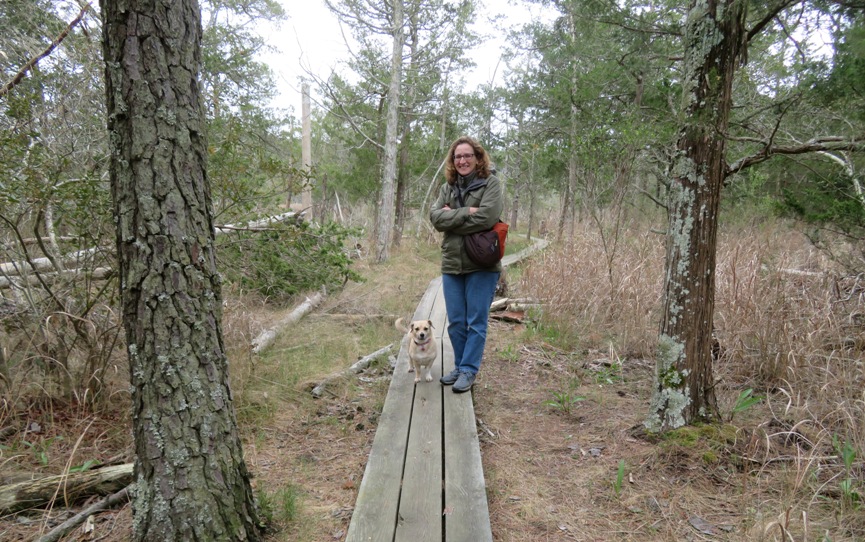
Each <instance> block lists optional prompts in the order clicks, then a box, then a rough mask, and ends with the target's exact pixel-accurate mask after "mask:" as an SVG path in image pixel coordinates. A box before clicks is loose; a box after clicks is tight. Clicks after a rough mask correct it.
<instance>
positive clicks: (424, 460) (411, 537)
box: [394, 283, 446, 542]
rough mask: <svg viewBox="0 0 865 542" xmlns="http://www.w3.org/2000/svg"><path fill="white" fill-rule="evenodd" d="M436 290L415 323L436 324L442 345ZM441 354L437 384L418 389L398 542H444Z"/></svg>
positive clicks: (442, 324) (440, 304) (440, 299)
mask: <svg viewBox="0 0 865 542" xmlns="http://www.w3.org/2000/svg"><path fill="white" fill-rule="evenodd" d="M431 287H433V286H432V285H431ZM434 287H435V289H436V296H435V299H434V301H433V305H432V307H431V308H430V310H429V312H426V313H421V314H418V313H417V312H416V313H415V318H414V319H415V320H420V319H424V318H426V319H429V320H432V322H433V332H434V333H433V335H434V336H435V337H436V340H439V341H440V340H441V335H442V333H443V331H442V330H443V329H444V327H445V319H446V318H445V309H444V295H443V294H442V290H441V286H440V284H438V283H437V284H436V285H435V286H434ZM439 345H441V343H440V342H439ZM439 352H440V353H439V357H438V359H437V360H436V363H435V365H434V366H433V371H432V375H433V378H434V380H433V381H432V382H426V381H423V380H422V381H421V382H420V383H418V384H416V385H415V395H414V404H413V406H412V417H411V427H410V429H409V442H408V449H407V450H406V461H405V470H404V472H403V484H402V495H401V497H400V506H399V519H398V522H397V530H396V537H395V538H394V540H395V542H418V541H419V540H441V536H442V480H443V479H444V473H443V472H442V387H441V384H439V382H438V379H439V377H440V376H441V360H442V357H441V346H439Z"/></svg>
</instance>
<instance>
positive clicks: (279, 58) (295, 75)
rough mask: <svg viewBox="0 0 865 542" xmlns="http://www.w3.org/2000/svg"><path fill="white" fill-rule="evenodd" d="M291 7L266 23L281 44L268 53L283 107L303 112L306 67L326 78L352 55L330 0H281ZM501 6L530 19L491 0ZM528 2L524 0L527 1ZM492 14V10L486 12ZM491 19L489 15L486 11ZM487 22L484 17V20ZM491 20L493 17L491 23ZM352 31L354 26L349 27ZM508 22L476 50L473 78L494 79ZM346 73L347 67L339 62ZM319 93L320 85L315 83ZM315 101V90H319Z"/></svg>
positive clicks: (273, 40) (500, 9) (277, 103)
mask: <svg viewBox="0 0 865 542" xmlns="http://www.w3.org/2000/svg"><path fill="white" fill-rule="evenodd" d="M280 2H281V3H282V4H283V7H284V8H285V10H286V12H287V13H288V16H289V18H288V20H287V21H286V22H284V23H283V24H282V27H281V28H280V29H279V30H270V29H262V33H263V34H264V35H265V38H266V39H267V41H268V43H269V44H270V45H272V46H273V47H276V48H277V49H279V51H280V52H279V53H276V54H268V55H266V56H264V57H263V60H264V61H265V62H267V63H268V64H269V65H270V67H271V68H272V69H273V71H274V74H275V76H276V79H277V85H278V88H279V93H280V95H279V97H278V98H277V99H276V100H274V105H275V106H277V107H292V108H293V109H294V113H295V115H296V116H298V117H299V116H300V108H301V99H300V83H299V77H302V76H304V73H305V72H304V68H305V69H307V70H310V71H312V72H313V73H315V74H316V75H318V76H319V77H322V78H326V77H327V76H328V75H329V74H330V73H331V71H332V70H333V69H335V68H337V64H338V62H339V61H340V60H342V59H346V58H347V57H348V52H347V49H346V46H345V43H344V40H343V36H342V34H341V31H340V26H339V23H338V21H337V19H336V16H335V15H333V14H332V13H331V12H330V10H328V9H327V6H325V5H324V0H301V1H297V0H280ZM488 3H489V4H494V5H495V6H496V8H495V9H496V10H497V11H498V12H507V13H508V16H509V18H510V20H512V21H516V20H519V19H520V17H515V16H514V13H515V12H523V16H522V20H520V21H519V22H521V23H525V22H528V17H529V15H528V11H524V10H525V8H520V9H515V8H514V7H512V6H509V5H508V3H505V2H502V1H501V0H498V1H496V0H490V1H489V2H488ZM521 4H522V3H521ZM485 14H489V15H492V14H493V13H492V12H488V11H487V12H485ZM483 18H484V19H486V16H484V17H483ZM479 23H481V21H479ZM486 24H489V23H486ZM346 32H348V31H347V30H346ZM505 33H506V32H505V30H504V28H502V29H501V31H499V32H497V34H498V39H497V40H492V41H488V42H487V43H486V44H485V45H484V47H482V48H481V49H479V50H478V51H477V52H476V55H475V58H476V61H477V63H478V66H477V68H474V69H472V71H471V73H467V74H465V75H466V76H467V77H469V78H470V79H473V80H476V81H482V82H488V81H489V80H490V78H491V77H492V74H493V72H494V71H495V70H496V64H497V63H498V62H499V56H500V54H501V51H502V46H503V43H504V35H505ZM339 70H340V71H341V73H346V70H345V69H344V68H339ZM503 70H504V64H502V65H501V66H499V67H498V71H497V74H496V75H497V80H498V81H501V76H502V72H503ZM311 86H312V87H313V88H312V90H313V93H314V92H315V85H311ZM313 107H315V96H313Z"/></svg>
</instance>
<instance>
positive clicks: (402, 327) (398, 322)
mask: <svg viewBox="0 0 865 542" xmlns="http://www.w3.org/2000/svg"><path fill="white" fill-rule="evenodd" d="M393 327H395V328H397V330H399V331H401V332H403V333H408V328H407V327H406V326H405V324H404V323H403V319H402V318H397V319H396V322H394V323H393Z"/></svg>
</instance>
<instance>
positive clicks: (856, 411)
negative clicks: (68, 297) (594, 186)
mask: <svg viewBox="0 0 865 542" xmlns="http://www.w3.org/2000/svg"><path fill="white" fill-rule="evenodd" d="M650 226H651V225H647V224H640V223H637V222H632V223H629V224H627V226H626V231H627V233H626V234H625V236H624V238H623V241H622V242H621V244H620V246H619V247H618V256H617V258H616V259H615V260H614V261H613V263H612V265H611V266H607V265H606V263H605V259H604V256H605V255H604V254H603V253H602V250H603V249H602V244H601V243H600V242H599V238H598V235H597V233H596V231H595V228H593V227H592V226H591V225H589V224H581V225H580V226H579V228H578V231H577V235H575V236H574V238H573V240H572V241H571V242H569V243H567V244H566V245H565V246H558V247H553V248H551V249H550V250H548V251H547V253H546V254H544V255H543V256H541V257H538V258H536V259H535V260H534V262H533V263H532V264H530V265H529V266H528V267H527V268H526V269H525V270H524V272H523V278H522V283H521V288H522V289H523V290H524V291H528V292H531V293H532V294H533V295H534V296H536V297H538V298H539V299H541V300H542V301H543V304H544V311H543V315H542V317H541V319H542V321H543V325H547V326H557V327H558V328H559V329H567V330H568V331H569V332H570V334H571V335H572V336H573V338H574V339H573V341H574V343H575V344H576V345H577V346H576V348H581V349H600V350H605V349H607V348H609V347H610V346H611V345H612V347H614V348H615V349H616V350H617V351H619V352H621V353H623V354H624V355H625V356H626V357H631V358H647V359H651V358H652V354H653V350H654V345H655V342H656V340H657V333H658V329H659V318H660V316H659V314H660V300H661V295H662V286H663V284H662V278H663V264H664V238H663V236H662V235H658V234H655V233H651V227H650ZM607 267H610V269H608V268H607ZM716 273H717V274H716V297H715V303H716V312H715V317H714V323H715V335H716V338H717V339H718V342H719V345H720V350H719V353H720V358H719V359H718V360H717V361H716V368H715V374H716V378H717V379H718V386H717V389H716V391H717V393H718V396H719V398H720V401H721V402H722V403H726V406H725V405H723V404H722V412H729V411H730V410H731V409H732V408H734V403H735V401H736V398H737V397H739V396H740V394H741V392H742V391H743V390H745V389H753V390H754V392H755V393H757V394H760V395H765V396H766V408H765V409H764V410H762V411H761V414H759V415H761V416H762V415H766V416H768V417H769V418H770V419H769V420H765V419H764V420H762V424H761V423H760V420H757V421H756V423H757V424H758V425H759V427H758V428H757V429H755V430H754V435H755V437H754V438H755V440H756V441H760V442H762V443H763V444H761V445H760V446H758V447H759V448H761V449H762V452H763V454H764V455H763V457H764V458H766V457H768V456H769V455H770V454H773V453H774V454H780V453H781V451H780V449H781V448H784V449H785V450H786V452H789V453H792V454H794V455H796V454H798V455H796V457H797V460H796V461H794V462H793V464H794V465H795V467H794V468H793V469H792V473H791V487H793V488H794V492H795V488H798V490H803V489H807V490H808V491H806V493H807V494H808V495H809V496H808V499H812V500H815V502H818V501H820V500H821V499H822V497H820V495H826V494H833V492H834V493H837V492H838V491H839V489H838V487H839V486H838V484H839V481H840V480H841V479H842V478H843V471H844V465H843V464H842V461H841V460H840V459H839V455H838V454H837V453H836V451H835V450H834V449H833V445H832V443H833V442H838V441H840V442H844V443H847V442H849V443H850V444H849V447H848V448H846V450H847V457H849V456H850V455H851V454H852V455H855V457H858V458H860V460H861V458H863V457H865V395H863V383H865V369H863V362H865V279H862V278H861V277H858V276H857V277H849V276H843V274H842V272H841V271H839V269H838V268H836V267H835V266H833V264H832V262H831V261H829V259H828V258H826V257H825V256H824V255H823V254H822V253H820V252H818V251H816V250H815V249H814V248H813V247H812V246H811V245H810V244H809V243H808V241H807V239H806V238H805V236H804V235H801V234H800V233H798V232H797V231H796V230H795V228H794V227H792V226H791V225H790V224H787V223H783V222H776V221H771V220H769V221H762V222H761V223H760V224H759V225H756V226H755V225H751V226H748V225H745V224H742V225H735V226H728V227H723V228H722V230H721V232H720V234H719V238H718V250H717V269H716ZM749 414H750V412H749ZM755 415H757V414H755ZM790 450H794V451H792V452H791V451H790ZM785 461H786V460H785ZM858 484H859V486H860V487H857V488H854V489H856V490H857V491H860V492H861V489H862V487H861V485H862V482H861V480H859V482H858ZM842 489H844V490H846V491H847V494H849V489H851V488H849V487H847V486H843V487H842ZM808 492H810V493H808ZM779 506H781V503H780V502H779ZM860 515H861V514H860ZM863 521H865V520H860V522H863Z"/></svg>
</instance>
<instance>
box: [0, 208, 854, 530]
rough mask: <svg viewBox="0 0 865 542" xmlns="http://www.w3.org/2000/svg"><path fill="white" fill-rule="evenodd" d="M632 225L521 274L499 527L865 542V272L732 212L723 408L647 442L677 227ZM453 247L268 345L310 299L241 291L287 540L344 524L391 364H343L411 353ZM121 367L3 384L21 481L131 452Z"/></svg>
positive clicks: (242, 363) (237, 296)
mask: <svg viewBox="0 0 865 542" xmlns="http://www.w3.org/2000/svg"><path fill="white" fill-rule="evenodd" d="M625 231H627V232H628V234H627V235H625V236H622V237H621V241H619V242H618V244H617V245H616V247H615V253H611V245H610V244H609V243H606V244H605V243H603V242H601V240H600V239H599V233H598V232H597V230H596V229H594V228H593V227H592V226H591V225H588V224H585V225H579V226H578V227H577V228H576V229H575V231H574V232H573V234H571V235H566V240H565V241H564V242H561V243H556V242H553V244H552V245H551V246H550V247H549V248H548V249H546V250H545V251H543V252H542V253H539V254H536V255H535V256H533V257H532V258H530V259H529V260H527V261H525V262H523V263H521V264H520V265H518V266H515V267H514V268H512V269H508V270H507V271H506V279H507V288H508V292H507V293H508V295H509V296H510V297H515V298H516V297H520V298H535V299H537V301H538V302H539V303H538V308H535V309H531V310H529V311H528V312H527V313H526V314H525V317H524V319H523V321H522V323H505V322H499V321H494V322H492V323H491V327H490V333H489V339H488V345H487V349H486V353H485V358H484V363H483V368H482V371H481V373H480V375H479V378H478V381H477V383H476V386H475V389H474V392H473V393H474V401H475V409H476V415H477V420H478V433H479V435H480V439H481V454H482V461H483V465H484V471H485V472H484V474H485V477H486V482H487V495H488V500H489V508H490V516H491V525H492V530H493V535H494V539H495V540H497V541H513V542H516V541H527V540H532V541H535V540H537V541H570V540H598V541H602V540H632V541H646V540H659V541H662V540H663V541H666V540H671V541H672V540H730V541H734V540H736V541H738V540H757V541H782V540H784V541H790V540H792V541H797V542H798V541H802V542H805V541H820V540H822V541H829V540H831V541H854V540H862V539H865V513H863V510H862V502H861V500H862V494H863V491H865V480H863V478H865V474H863V470H865V469H863V457H865V456H863V454H865V421H863V420H865V412H863V410H865V397H863V383H865V375H863V364H862V362H863V349H865V334H863V332H865V327H863V326H865V308H863V306H862V299H861V296H862V294H863V292H865V287H863V284H862V279H861V277H848V276H843V275H841V274H838V273H836V272H835V271H834V270H833V267H832V264H831V262H830V261H829V260H828V259H826V258H825V256H824V255H823V254H822V253H820V252H818V251H816V250H814V249H813V248H811V246H810V245H809V243H808V242H807V240H806V239H805V238H804V236H802V235H800V234H798V233H797V232H796V231H794V230H792V229H791V228H790V227H789V226H788V225H786V224H783V223H777V222H772V221H767V222H764V223H752V224H745V225H741V226H737V227H730V228H728V229H724V230H722V233H721V236H720V237H719V247H718V260H717V261H718V266H717V294H716V314H715V328H716V339H717V342H716V349H715V354H716V359H715V364H714V370H715V378H716V381H717V388H716V395H717V396H718V398H719V405H718V412H717V415H718V417H719V421H718V422H717V423H713V424H706V425H699V426H695V427H685V428H681V429H678V430H675V431H672V432H669V433H667V434H665V435H662V436H648V435H646V434H645V432H644V431H642V421H643V420H644V418H645V416H646V415H647V413H648V404H649V397H650V395H651V392H652V383H653V382H652V381H653V375H654V362H653V350H654V343H655V341H656V338H657V337H656V335H657V329H658V322H659V307H660V295H661V287H662V277H663V257H664V246H663V237H662V236H661V235H658V234H656V233H651V232H649V231H648V229H647V228H643V227H640V226H639V225H633V226H631V227H630V228H626V230H625ZM551 241H555V240H554V239H551ZM604 246H606V247H607V250H606V251H605V250H604V248H603V247H604ZM437 258H438V250H437V247H436V245H435V243H434V242H432V241H431V240H429V241H416V240H404V242H403V246H402V247H401V248H399V249H398V250H396V251H395V253H394V254H393V256H392V258H391V261H390V262H388V263H387V264H382V265H376V264H372V263H370V262H369V261H368V260H367V259H364V258H361V259H359V260H357V261H356V263H355V269H356V271H357V272H358V273H359V274H360V275H361V276H363V277H364V278H365V281H364V282H357V283H355V282H351V283H348V284H347V285H346V286H345V288H343V289H342V290H340V291H338V292H333V293H331V294H330V295H328V296H327V297H326V298H325V299H324V301H323V302H322V304H321V305H320V306H319V307H318V308H317V309H316V310H315V311H313V313H311V314H310V315H308V316H307V317H305V318H304V319H303V320H301V321H300V322H299V323H297V324H295V325H294V326H292V327H290V328H288V329H286V330H285V331H284V332H283V333H281V334H280V335H279V337H278V339H277V340H276V342H275V343H274V344H273V345H271V346H270V347H269V348H268V349H267V350H266V351H265V352H264V353H262V354H261V355H256V354H253V353H252V352H251V350H250V348H249V345H250V344H251V341H252V339H254V338H255V337H256V336H257V335H258V334H259V333H260V332H261V331H262V330H264V329H267V328H268V327H269V326H271V325H272V324H273V323H274V322H277V321H279V320H280V319H282V318H283V317H284V316H285V315H286V314H287V313H288V312H289V311H290V310H291V309H292V306H289V305H284V306H279V307H275V306H271V305H269V304H267V303H265V300H263V299H261V298H259V297H256V296H254V295H252V294H249V293H246V292H243V291H239V290H237V289H232V288H231V287H228V288H227V289H226V291H225V294H226V295H225V297H226V303H225V313H224V321H223V325H224V332H225V339H226V345H227V348H228V354H229V359H230V370H231V381H232V387H233V391H234V394H235V407H236V409H237V413H238V420H239V424H240V427H241V431H242V432H243V441H244V450H245V453H246V458H247V463H248V466H249V468H250V470H251V472H252V474H253V476H254V485H255V490H256V494H257V496H258V498H259V502H260V504H261V505H262V510H263V512H264V516H265V517H266V518H267V519H268V521H269V524H270V531H269V534H268V535H267V537H268V540H272V541H283V540H286V541H287V540H304V541H307V540H309V541H327V540H343V539H344V538H345V533H346V531H347V528H348V524H349V521H350V517H351V510H352V507H353V504H354V499H355V497H356V495H357V489H358V487H359V484H360V478H361V476H362V474H363V470H364V467H365V462H366V457H367V455H368V453H369V449H370V446H371V444H372V440H373V437H374V435H375V428H376V424H377V416H378V414H379V413H380V411H381V408H382V406H383V403H384V397H385V394H386V393H387V387H388V383H389V373H390V366H389V364H388V363H386V362H384V361H382V362H380V363H377V364H375V365H373V366H372V367H371V368H370V369H368V370H367V371H365V372H364V373H362V374H361V375H359V376H350V377H345V376H337V375H340V374H341V371H342V370H343V369H345V368H346V367H347V366H349V365H350V364H351V363H353V362H354V361H356V360H357V359H358V358H359V357H361V356H364V355H367V354H370V353H372V352H374V351H376V350H379V349H380V348H382V347H384V346H387V345H389V344H394V345H396V347H397V348H398V345H399V339H400V336H399V332H397V331H396V330H395V329H394V327H393V321H394V319H395V318H397V317H400V316H408V315H410V314H411V312H413V309H414V307H415V306H416V304H417V302H418V301H419V299H420V296H421V295H422V294H423V292H424V290H425V289H426V286H427V284H428V283H429V281H430V280H431V279H432V278H434V277H435V276H436V275H437V274H438V260H437ZM302 297H303V296H300V297H299V298H298V299H295V301H298V302H299V301H302ZM31 370H32V372H33V374H32V377H33V378H34V379H35V378H36V377H37V376H38V377H39V381H40V382H49V381H50V377H51V375H50V374H45V373H43V372H40V369H39V367H38V366H36V365H34V367H33V368H32V369H31ZM115 373H116V374H115V375H114V377H113V378H112V379H110V380H109V381H108V384H110V386H111V393H108V394H107V395H106V397H107V399H106V400H104V401H102V402H100V403H99V404H93V403H87V402H80V401H79V402H76V401H74V400H69V399H62V400H61V399H59V398H58V397H56V396H54V395H53V394H52V393H50V390H52V389H54V388H53V387H51V386H50V385H47V384H46V385H44V386H41V387H36V388H35V389H37V390H42V391H41V392H36V393H34V392H33V391H32V389H33V388H30V390H31V391H30V394H31V395H30V396H27V397H25V396H21V395H14V397H15V401H12V400H11V398H12V397H13V395H4V397H5V399H4V401H3V402H2V405H0V408H2V410H0V431H2V432H0V473H2V478H3V480H2V481H0V482H2V483H4V484H5V483H8V482H9V481H11V480H13V479H24V478H27V477H33V476H37V475H40V476H41V475H47V474H60V473H64V472H70V471H72V470H77V469H84V468H93V467H94V466H96V465H106V464H117V463H126V462H130V461H132V456H131V452H132V443H131V441H130V438H131V431H130V429H129V423H130V421H129V415H128V412H129V400H128V398H129V395H128V389H127V387H126V385H125V381H124V379H125V373H124V369H123V368H122V365H121V364H120V363H119V362H118V364H117V368H116V371H115ZM325 380H327V381H329V382H330V384H329V385H328V386H327V388H326V390H327V391H326V393H325V394H324V395H323V396H322V397H321V398H315V397H313V395H312V394H311V390H312V388H313V386H315V385H317V384H320V383H322V382H323V381H325ZM61 494H62V490H61V489H60V488H58V495H61ZM85 505H86V503H77V504H76V506H75V507H74V508H71V509H67V508H65V507H63V506H61V505H60V502H59V501H58V503H56V504H55V505H54V506H53V507H52V508H51V509H50V510H47V511H46V510H43V509H36V510H29V511H25V512H19V513H15V514H12V513H4V514H3V515H2V518H0V539H2V540H36V539H38V537H39V536H41V535H43V534H45V533H46V532H49V531H50V530H51V529H52V528H53V527H54V526H56V525H58V524H59V523H61V522H62V521H64V520H65V519H67V518H68V517H69V516H70V515H71V514H72V513H74V511H77V510H80V509H81V508H83V507H84V506H85ZM87 525H88V527H87V528H88V529H89V530H88V531H86V532H85V530H83V529H82V528H78V529H76V530H75V531H73V532H71V533H70V534H68V535H67V536H66V537H65V538H62V540H67V541H70V540H109V541H112V540H116V541H119V540H129V539H130V529H131V511H130V508H129V506H128V505H126V506H125V507H123V508H121V509H117V510H111V511H107V512H103V513H100V514H98V515H96V516H94V517H93V520H92V521H91V522H89V523H88V524H87Z"/></svg>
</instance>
